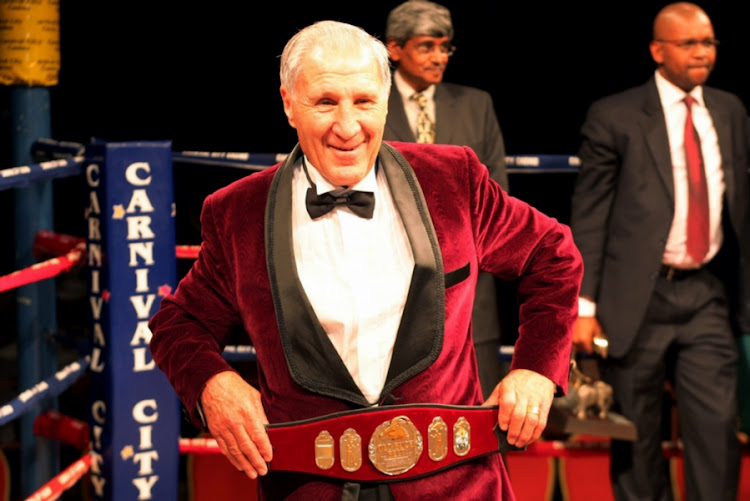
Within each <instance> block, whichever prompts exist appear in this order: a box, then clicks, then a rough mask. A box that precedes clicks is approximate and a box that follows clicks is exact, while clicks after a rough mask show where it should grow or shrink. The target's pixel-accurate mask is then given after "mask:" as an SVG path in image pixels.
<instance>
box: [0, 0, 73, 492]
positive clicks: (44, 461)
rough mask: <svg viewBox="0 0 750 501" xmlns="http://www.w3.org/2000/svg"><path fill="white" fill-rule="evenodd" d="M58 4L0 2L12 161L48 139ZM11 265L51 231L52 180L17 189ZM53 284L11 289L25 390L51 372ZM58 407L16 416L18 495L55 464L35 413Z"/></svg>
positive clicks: (48, 404) (29, 261)
mask: <svg viewBox="0 0 750 501" xmlns="http://www.w3.org/2000/svg"><path fill="white" fill-rule="evenodd" d="M58 4H59V2H57V1H54V0H40V1H36V2H0V85H8V86H11V87H10V100H11V102H10V108H11V109H10V112H11V129H12V130H13V141H12V149H13V152H12V159H11V160H12V161H13V165H24V164H27V163H31V162H30V160H31V157H30V154H29V152H30V151H31V144H32V143H33V142H34V141H35V140H36V139H37V138H39V137H49V136H50V129H51V125H50V123H51V120H50V97H49V96H50V93H49V87H50V86H53V85H56V84H57V77H58V70H59V67H60V31H59V7H58ZM14 197H15V217H14V221H15V254H16V266H17V267H18V268H19V269H20V268H25V267H28V266H31V265H33V264H35V263H36V260H35V259H34V255H33V252H32V243H33V241H34V236H35V235H36V232H37V230H39V229H45V230H53V226H52V225H53V222H54V221H53V220H54V218H53V207H52V205H53V204H52V182H51V181H43V182H38V183H33V184H32V185H30V186H26V187H22V188H16V189H15V191H14ZM55 298H56V293H55V282H54V280H44V281H42V282H38V283H34V284H29V285H25V286H23V287H20V288H19V289H18V291H17V292H16V302H17V303H16V304H17V306H16V312H17V329H16V330H17V333H18V336H17V337H18V387H19V388H21V389H26V388H32V387H33V386H34V385H36V384H37V383H39V381H41V380H42V379H44V378H46V377H47V376H49V375H50V374H54V373H55V372H56V371H57V369H58V367H57V348H56V346H55V344H54V342H51V341H49V339H50V338H51V334H52V333H54V331H55V330H56V326H57V311H56V309H55ZM55 408H57V399H56V398H52V399H51V400H48V401H45V402H43V403H42V404H39V405H37V406H36V407H35V408H34V409H33V410H32V411H31V412H28V413H26V414H24V415H23V416H21V418H20V432H19V435H20V443H21V451H20V457H21V459H20V461H21V467H20V468H21V493H22V494H23V495H24V496H28V495H29V494H31V493H32V492H34V490H35V489H36V488H37V487H38V486H39V484H40V483H42V482H44V481H46V479H48V478H49V477H50V476H52V475H56V474H57V473H58V472H59V470H60V461H59V457H58V456H59V447H58V445H57V444H56V443H53V442H52V441H50V440H47V439H39V438H37V437H35V436H34V418H35V417H36V415H37V414H38V413H40V412H42V411H43V410H49V409H55Z"/></svg>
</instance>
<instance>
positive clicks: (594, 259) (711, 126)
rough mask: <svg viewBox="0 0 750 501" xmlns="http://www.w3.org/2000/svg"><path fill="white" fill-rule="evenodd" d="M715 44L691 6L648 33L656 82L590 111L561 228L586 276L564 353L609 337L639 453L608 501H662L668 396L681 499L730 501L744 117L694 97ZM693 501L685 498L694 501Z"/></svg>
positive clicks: (674, 8)
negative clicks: (668, 395)
mask: <svg viewBox="0 0 750 501" xmlns="http://www.w3.org/2000/svg"><path fill="white" fill-rule="evenodd" d="M717 45H718V41H717V40H716V38H715V36H714V30H713V26H712V23H711V20H710V19H709V17H708V16H707V15H706V13H705V12H704V11H703V10H702V9H701V8H700V7H698V6H697V5H694V4H691V3H684V2H680V3H675V4H670V5H668V6H666V7H665V8H664V9H662V10H661V11H660V12H659V13H658V15H657V16H656V19H655V21H654V28H653V41H652V42H651V44H650V49H651V55H652V57H653V59H654V61H655V62H656V64H657V66H658V68H657V70H656V72H655V75H654V77H653V78H651V79H650V80H649V81H648V82H646V83H645V84H644V85H641V86H639V87H635V88H633V89H630V90H627V91H625V92H622V93H619V94H615V95H613V96H609V97H606V98H604V99H601V100H599V101H597V102H595V103H593V104H592V106H591V107H590V109H589V111H588V115H587V117H586V120H585V122H584V124H583V127H582V130H581V133H582V136H583V142H582V145H581V149H580V159H581V168H580V171H579V174H578V178H577V181H576V185H575V190H574V195H573V203H572V214H571V226H572V228H573V233H574V237H575V240H576V244H577V245H578V247H579V249H580V250H581V254H582V256H583V259H584V263H585V273H584V278H583V282H582V285H581V298H580V300H579V305H580V309H579V319H578V320H577V322H576V326H575V329H574V346H575V347H576V348H578V349H581V350H584V351H586V352H591V351H592V339H593V338H594V337H595V336H596V335H606V336H607V337H608V339H609V347H608V351H609V356H608V358H607V359H606V360H605V361H604V364H603V375H604V377H605V378H606V379H607V380H608V381H609V382H610V383H611V384H612V386H613V390H614V397H615V400H616V405H615V409H616V410H618V411H619V412H621V413H622V414H623V415H624V416H625V417H626V418H628V419H630V420H631V421H633V422H634V423H635V425H636V428H637V432H638V439H637V440H636V441H635V442H621V441H615V442H614V443H613V446H612V454H611V473H612V480H613V486H614V492H615V497H616V498H617V499H618V500H643V499H649V500H667V499H671V498H672V494H671V491H670V482H669V470H668V463H667V462H666V460H665V459H664V457H663V455H662V449H661V441H662V439H663V438H665V437H663V436H662V430H663V428H662V420H663V419H664V418H667V417H668V416H664V415H663V413H662V401H663V396H664V381H665V378H668V379H669V380H671V382H672V384H673V387H674V393H675V397H676V402H677V409H678V415H679V435H680V438H681V440H682V441H683V443H684V446H685V447H684V454H685V456H684V460H685V463H684V464H685V485H686V491H687V492H688V496H689V497H690V498H693V499H706V500H707V499H712V500H713V499H716V500H726V501H729V500H735V499H736V492H737V482H738V474H739V458H740V444H739V443H738V440H737V435H736V432H737V398H736V384H737V379H736V377H737V346H736V340H735V336H734V335H733V334H734V333H740V332H745V333H746V332H750V315H749V314H750V302H749V301H748V296H747V291H748V286H750V269H749V265H750V202H749V200H750V190H748V174H747V168H748V165H749V164H750V157H749V148H750V146H749V142H748V138H749V137H750V136H749V129H748V118H747V113H746V110H745V107H744V106H743V104H742V103H741V102H740V100H739V99H738V98H737V97H736V96H734V95H732V94H729V93H727V92H724V91H721V90H718V89H714V88H710V87H706V86H704V83H705V82H706V80H707V78H708V76H709V74H710V73H711V70H712V69H713V66H714V62H715V59H716V47H717ZM693 496H694V497H693Z"/></svg>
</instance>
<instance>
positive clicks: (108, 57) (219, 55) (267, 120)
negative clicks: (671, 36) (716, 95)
mask: <svg viewBox="0 0 750 501" xmlns="http://www.w3.org/2000/svg"><path fill="white" fill-rule="evenodd" d="M398 3H400V2H399V1H396V0H391V1H385V2H369V3H365V2H352V1H346V2H344V1H335V0H329V1H325V2H311V1H308V2H264V3H262V4H261V3H258V2H236V1H232V2H229V1H226V0H216V1H214V2H158V1H156V2H154V1H149V2H145V1H141V0H137V1H128V2H125V1H121V0H107V1H100V0H97V1H63V2H61V6H60V9H61V53H62V69H61V72H60V83H59V84H58V85H57V86H55V87H53V88H52V89H51V103H52V111H51V113H52V133H53V136H54V137H55V138H57V139H60V140H68V141H78V142H84V143H85V142H88V141H89V140H90V138H92V137H99V138H103V139H105V140H110V141H121V140H124V141H129V140H150V139H153V140H162V139H170V140H172V141H173V146H174V149H175V150H212V151H250V152H287V151H289V150H290V149H291V147H292V146H293V145H294V143H295V142H296V136H295V134H294V131H293V129H291V128H290V127H289V126H288V124H287V123H286V119H285V116H284V113H283V110H282V105H281V99H280V97H279V92H278V87H279V78H278V65H279V55H280V54H281V51H282V49H283V46H284V44H285V42H286V41H287V40H288V39H289V38H290V37H291V36H292V35H293V34H294V33H295V32H296V31H297V30H298V29H299V28H301V27H304V26H306V25H308V24H310V23H311V22H314V21H317V20H322V19H336V20H341V21H345V22H350V23H353V24H357V25H360V26H362V27H363V28H365V29H366V30H368V31H369V32H371V33H372V34H374V35H376V36H382V34H383V31H384V26H385V20H386V16H387V14H388V12H389V11H390V10H391V9H392V8H393V7H394V6H396V5H397V4H398ZM443 3H444V4H445V5H446V6H448V7H449V8H450V9H451V10H452V13H453V21H454V26H455V29H456V36H455V40H454V42H455V44H456V45H457V47H458V50H457V52H456V54H455V56H454V57H453V58H452V59H451V61H450V64H449V66H448V71H447V73H446V80H447V81H451V82H456V83H462V84H468V85H473V86H476V87H480V88H483V89H485V90H487V91H489V92H490V93H491V94H492V96H493V98H494V102H495V108H496V111H497V115H498V118H499V121H500V125H501V128H502V130H503V135H504V137H505V141H506V149H507V152H508V154H511V155H516V154H533V153H548V154H574V153H575V152H576V150H577V148H578V129H579V127H580V125H581V123H582V121H583V118H584V115H585V112H586V108H587V107H588V105H589V104H590V103H591V101H593V100H594V99H596V98H599V97H601V96H604V95H606V94H609V93H612V92H616V91H619V90H621V89H624V88H626V87H630V86H633V85H637V84H640V83H641V82H643V81H645V80H646V79H647V78H649V77H650V75H651V74H652V72H653V71H654V66H653V63H652V61H651V57H650V54H649V51H648V42H649V40H650V35H651V23H652V20H653V17H654V15H655V14H656V12H657V11H658V10H659V8H661V7H662V6H664V5H665V4H666V3H668V2H656V1H633V2H617V3H614V2H527V1H515V2H498V1H482V2H479V1H471V0H469V1H460V2H458V1H446V2H443ZM702 5H703V7H704V8H705V9H706V10H707V12H708V13H709V15H710V16H711V17H712V19H713V21H714V25H715V30H716V36H717V37H718V38H719V39H720V40H721V42H722V45H721V46H720V47H719V54H718V61H717V65H716V69H715V71H714V74H713V75H712V77H711V79H710V82H709V83H710V84H712V85H715V86H717V87H720V88H724V89H726V90H729V91H732V92H735V93H737V94H738V95H739V96H740V97H741V98H742V99H743V101H744V102H745V103H750V75H749V74H748V72H747V70H746V66H747V61H748V54H750V33H749V30H748V28H747V26H748V19H750V18H749V17H748V14H750V4H748V3H747V2H734V1H732V2H730V1H724V2H718V1H712V2H704V3H702ZM2 95H3V96H6V95H7V92H6V91H5V89H3V93H2ZM3 105H4V106H5V107H6V108H4V109H7V98H6V99H4V100H3ZM2 124H3V129H2V131H3V141H4V142H3V143H2V144H3V146H6V147H7V145H8V144H9V143H8V142H7V141H8V139H7V138H8V137H9V135H10V131H9V127H8V119H7V113H5V114H4V120H3V122H2ZM2 149H3V150H5V148H2ZM6 157H7V155H5V154H4V155H3V158H2V161H3V165H1V166H0V167H9V166H10V165H8V160H7V158H6ZM175 169H176V175H175V179H176V183H177V190H178V203H179V207H180V213H179V214H180V215H181V219H180V220H181V223H182V225H185V224H189V225H190V227H191V231H187V232H186V233H183V234H182V235H178V241H179V240H181V243H194V242H195V241H196V240H197V235H196V231H193V230H197V214H198V211H199V209H200V203H201V201H202V199H203V197H204V196H205V194H207V193H208V192H209V191H213V189H215V188H217V187H219V186H221V185H223V184H226V183H227V182H229V181H231V180H232V179H234V178H236V177H239V176H241V175H245V174H246V172H244V171H236V170H227V169H223V168H219V167H202V168H191V167H186V166H175ZM521 176H522V175H515V176H514V178H512V179H511V192H512V193H513V194H516V195H517V196H519V197H522V198H526V199H528V200H529V201H531V202H533V203H538V204H541V205H542V207H541V208H543V209H544V210H546V211H547V212H552V213H553V215H557V216H559V217H560V218H561V219H563V220H564V219H565V218H566V214H567V204H568V197H569V191H566V190H567V189H568V184H569V183H568V182H567V181H565V182H561V181H560V180H559V179H556V178H554V177H552V176H545V175H532V176H529V175H526V176H523V177H524V179H519V178H520V177H521ZM570 177H571V176H566V179H569V178H570ZM196 181H197V182H196ZM56 183H57V184H59V185H61V186H65V188H66V189H57V190H56V203H60V204H62V205H63V206H64V208H66V209H68V208H69V207H71V203H70V199H71V198H73V197H77V194H76V193H75V189H74V187H75V183H74V182H69V183H68V184H69V185H70V186H72V187H73V188H70V187H69V186H68V185H66V184H65V182H59V183H58V182H57V181H56ZM191 184H198V187H195V186H191ZM68 188H70V189H68ZM550 193H554V196H553V197H550V196H549V194H550ZM0 198H2V199H3V200H7V198H8V197H7V194H1V193H0ZM6 204H7V202H6ZM72 206H74V207H75V204H72ZM4 207H7V205H5V206H4ZM76 210H77V209H76ZM65 213H66V211H62V212H61V214H65ZM186 222H187V223H186ZM70 224H72V225H73V226H72V227H71V226H69V225H70ZM75 224H80V223H78V222H77V220H76V222H75V223H69V222H67V221H61V223H60V226H59V228H58V230H59V231H65V230H67V231H71V232H73V233H75V232H76V231H74V230H75V229H76V227H75ZM180 237H182V238H180ZM186 240H190V241H186Z"/></svg>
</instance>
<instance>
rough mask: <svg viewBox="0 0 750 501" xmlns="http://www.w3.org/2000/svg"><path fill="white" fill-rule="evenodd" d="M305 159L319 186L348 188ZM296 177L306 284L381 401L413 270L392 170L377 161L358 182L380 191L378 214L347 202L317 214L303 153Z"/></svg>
mask: <svg viewBox="0 0 750 501" xmlns="http://www.w3.org/2000/svg"><path fill="white" fill-rule="evenodd" d="M305 161H306V162H307V168H308V173H309V175H310V178H311V180H312V182H313V183H315V185H316V187H317V191H318V193H325V192H328V191H333V190H337V189H341V187H340V186H335V185H332V184H331V183H329V182H328V181H327V180H326V179H325V178H324V177H323V176H322V175H321V174H320V173H319V172H318V171H317V169H316V168H315V166H313V165H312V164H310V162H309V161H308V160H307V158H305ZM376 171H377V174H376ZM292 183H293V191H292V234H293V235H294V238H293V241H294V243H293V246H294V257H295V262H296V265H297V272H298V275H299V278H300V281H301V283H302V287H303V288H304V290H305V293H306V294H307V297H308V299H309V300H310V304H311V305H312V307H313V310H314V311H315V314H316V316H317V317H318V320H319V321H320V324H321V325H322V326H323V329H324V330H325V332H326V333H327V334H328V337H329V339H330V340H331V342H332V343H333V346H334V347H335V348H336V351H337V352H338V354H339V356H340V357H341V359H342V360H343V362H344V365H346V367H347V369H349V373H350V374H351V376H352V378H353V379H354V382H355V383H356V384H357V386H358V387H359V389H360V390H361V391H362V394H363V395H364V396H365V398H366V399H367V400H368V401H369V402H370V403H377V402H378V400H379V398H380V393H381V391H382V389H383V385H384V383H385V378H386V375H387V373H388V367H389V366H390V362H391V357H392V355H393V345H394V343H395V341H396V334H397V331H398V327H399V324H400V322H401V316H402V315H403V311H404V305H405V304H406V296H407V294H408V292H409V284H410V283H411V277H412V272H413V271H414V257H413V255H412V252H411V246H410V245H409V241H408V238H407V235H406V230H405V228H404V225H403V223H402V221H401V216H400V215H399V213H398V210H397V209H396V206H395V204H394V202H393V199H392V197H391V192H390V189H389V188H388V182H387V180H386V177H385V174H384V173H383V170H382V169H375V168H373V169H371V170H370V172H369V173H368V175H367V176H366V177H365V178H364V179H363V180H362V181H360V182H359V183H358V184H357V185H355V186H353V187H352V189H357V190H361V191H371V192H373V193H374V194H375V211H374V213H373V217H372V219H365V218H361V217H359V216H357V215H355V214H354V213H352V212H351V211H350V210H349V209H348V208H347V207H345V206H342V207H337V208H335V209H333V210H332V211H331V212H329V213H328V214H326V215H324V216H322V217H320V218H318V219H316V220H312V219H311V218H310V216H309V214H308V213H307V209H306V208H305V196H306V193H307V189H308V188H309V187H310V184H309V182H308V180H307V177H306V176H305V173H304V171H303V169H302V162H301V161H300V162H298V163H297V165H295V172H294V177H293V181H292ZM320 370H322V371H324V370H326V367H321V368H320Z"/></svg>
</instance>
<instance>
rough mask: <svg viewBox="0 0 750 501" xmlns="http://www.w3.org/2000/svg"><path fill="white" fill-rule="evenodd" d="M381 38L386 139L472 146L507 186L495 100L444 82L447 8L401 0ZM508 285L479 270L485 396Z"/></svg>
mask: <svg viewBox="0 0 750 501" xmlns="http://www.w3.org/2000/svg"><path fill="white" fill-rule="evenodd" d="M385 39H386V43H387V45H388V53H389V54H390V58H391V61H392V62H393V64H394V66H395V67H396V70H395V71H394V73H393V89H392V90H391V95H390V98H389V101H388V119H387V121H386V125H385V134H384V137H383V138H384V139H385V140H392V141H407V142H420V143H422V142H425V143H439V144H456V145H465V146H469V147H471V148H472V149H473V150H474V151H475V152H476V154H477V156H478V157H479V160H480V161H481V162H482V163H483V164H484V165H486V166H487V168H488V169H489V171H490V177H491V178H492V179H494V180H495V181H496V182H497V183H498V184H499V185H500V186H502V187H503V189H504V190H506V191H508V173H507V171H506V167H505V144H504V142H503V136H502V133H501V131H500V125H499V124H498V120H497V116H496V115H495V108H494V105H493V102H492V97H491V96H490V94H489V93H487V92H485V91H483V90H480V89H476V88H473V87H467V86H465V85H457V84H453V83H445V82H443V74H444V73H445V69H446V67H447V65H448V60H449V59H450V57H451V56H452V55H453V54H454V52H455V50H456V48H455V46H454V45H453V43H452V40H453V23H452V21H451V13H450V11H449V10H448V9H447V8H446V7H444V6H442V5H439V4H436V3H433V2H428V1H422V0H409V1H406V2H404V3H402V4H400V5H399V6H397V7H396V8H394V9H393V10H392V11H391V12H390V13H389V14H388V19H387V22H386V29H385ZM507 289H508V286H503V285H501V284H500V283H499V282H498V281H496V280H495V278H494V277H493V276H492V275H490V274H487V273H480V275H479V280H478V282H477V287H476V299H475V302H474V312H473V315H472V325H473V331H474V346H475V350H476V352H477V361H478V363H479V375H480V380H481V383H482V391H483V392H484V394H485V396H487V395H489V393H490V392H491V391H492V389H493V388H494V387H495V385H496V384H497V382H498V381H499V380H500V378H501V377H502V372H503V371H502V366H501V365H500V363H499V361H498V351H497V350H498V346H499V345H500V332H501V326H500V315H499V313H498V293H499V292H500V293H501V294H500V296H501V297H504V296H505V295H506V294H507V295H508V296H509V297H510V294H509V292H510V291H508V290H507ZM503 293H504V294H503Z"/></svg>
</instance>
